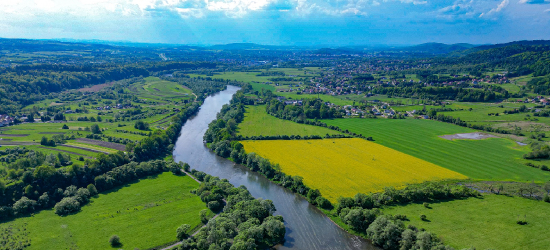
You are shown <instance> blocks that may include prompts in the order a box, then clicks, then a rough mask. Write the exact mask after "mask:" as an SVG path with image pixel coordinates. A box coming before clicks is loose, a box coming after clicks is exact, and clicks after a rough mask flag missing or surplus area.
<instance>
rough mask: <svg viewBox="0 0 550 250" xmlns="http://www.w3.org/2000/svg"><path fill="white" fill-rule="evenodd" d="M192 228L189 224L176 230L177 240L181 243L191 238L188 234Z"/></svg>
mask: <svg viewBox="0 0 550 250" xmlns="http://www.w3.org/2000/svg"><path fill="white" fill-rule="evenodd" d="M190 228H191V226H190V225H189V224H183V225H181V226H179V227H178V229H176V238H177V239H178V240H180V241H181V240H184V239H186V238H187V237H188V236H189V235H188V234H187V232H188V231H189V229H190Z"/></svg>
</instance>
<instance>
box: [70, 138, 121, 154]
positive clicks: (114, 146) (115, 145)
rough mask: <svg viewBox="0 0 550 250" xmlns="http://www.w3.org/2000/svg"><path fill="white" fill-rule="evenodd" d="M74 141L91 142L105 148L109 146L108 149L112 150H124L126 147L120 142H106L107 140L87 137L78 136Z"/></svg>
mask: <svg viewBox="0 0 550 250" xmlns="http://www.w3.org/2000/svg"><path fill="white" fill-rule="evenodd" d="M76 141H77V142H83V143H87V144H92V145H96V146H101V147H105V148H110V149H114V150H120V151H124V150H125V149H126V146H124V145H122V144H118V143H113V142H107V141H98V140H92V139H88V138H78V139H76Z"/></svg>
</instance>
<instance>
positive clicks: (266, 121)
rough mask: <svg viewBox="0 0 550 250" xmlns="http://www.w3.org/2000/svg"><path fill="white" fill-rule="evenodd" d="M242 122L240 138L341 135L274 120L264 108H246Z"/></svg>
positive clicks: (325, 129) (277, 119)
mask: <svg viewBox="0 0 550 250" xmlns="http://www.w3.org/2000/svg"><path fill="white" fill-rule="evenodd" d="M244 117H245V118H244V120H243V121H242V122H241V123H240V124H239V134H241V135H242V136H259V135H263V136H268V135H300V136H305V135H320V136H324V135H326V134H329V135H333V134H341V133H340V132H338V131H335V130H330V129H328V128H323V127H318V126H313V125H304V124H299V123H295V122H292V121H287V120H283V119H279V118H276V117H274V116H271V115H269V114H267V113H266V111H265V106H264V105H261V106H246V113H245V114H244Z"/></svg>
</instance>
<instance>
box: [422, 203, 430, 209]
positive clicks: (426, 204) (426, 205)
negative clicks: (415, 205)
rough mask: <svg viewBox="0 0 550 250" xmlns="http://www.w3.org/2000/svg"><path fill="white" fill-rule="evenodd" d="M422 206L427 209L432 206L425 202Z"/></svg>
mask: <svg viewBox="0 0 550 250" xmlns="http://www.w3.org/2000/svg"><path fill="white" fill-rule="evenodd" d="M422 205H423V206H424V207H425V208H430V204H429V203H428V202H424V203H423V204H422Z"/></svg>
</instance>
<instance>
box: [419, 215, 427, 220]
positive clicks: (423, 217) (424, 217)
mask: <svg viewBox="0 0 550 250" xmlns="http://www.w3.org/2000/svg"><path fill="white" fill-rule="evenodd" d="M420 219H421V220H423V221H427V220H428V217H426V215H425V214H421V215H420Z"/></svg>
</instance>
